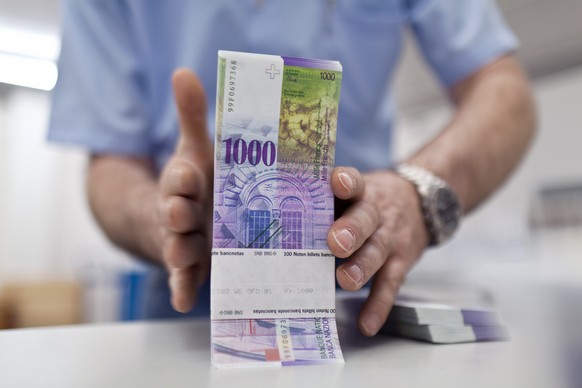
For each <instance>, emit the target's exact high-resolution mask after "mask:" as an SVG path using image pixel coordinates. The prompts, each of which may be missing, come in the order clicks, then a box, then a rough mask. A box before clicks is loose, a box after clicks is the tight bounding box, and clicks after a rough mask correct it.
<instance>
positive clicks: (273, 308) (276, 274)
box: [211, 51, 343, 367]
mask: <svg viewBox="0 0 582 388" xmlns="http://www.w3.org/2000/svg"><path fill="white" fill-rule="evenodd" d="M341 78H342V68H341V65H340V63H339V62H336V61H322V60H308V59H297V58H288V57H280V56H273V55H259V54H250V53H239V52H228V51H220V52H219V55H218V82H217V101H216V106H217V109H216V112H217V113H216V141H215V172H214V179H215V181H214V224H213V249H212V271H211V298H212V299H211V320H212V362H213V365H214V366H216V367H232V366H235V367H237V366H260V365H264V366H269V365H275V366H280V365H296V364H311V363H343V356H342V352H341V348H340V344H339V339H338V334H337V327H336V322H335V280H334V279H335V272H334V261H335V258H334V257H333V255H332V254H331V252H330V251H329V248H328V247H327V243H326V239H327V232H328V230H329V227H330V225H331V224H332V222H333V219H334V209H333V202H334V197H333V194H332V192H331V188H330V183H329V180H330V176H331V171H332V169H333V160H334V151H335V141H336V126H337V115H338V102H339V93H340V85H341Z"/></svg>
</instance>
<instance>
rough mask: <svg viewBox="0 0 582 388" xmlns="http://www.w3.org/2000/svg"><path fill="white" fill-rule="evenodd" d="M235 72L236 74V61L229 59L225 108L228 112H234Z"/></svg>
mask: <svg viewBox="0 0 582 388" xmlns="http://www.w3.org/2000/svg"><path fill="white" fill-rule="evenodd" d="M236 74H237V62H236V61H230V65H229V67H228V77H227V79H228V99H227V108H228V111H229V112H234V107H235V102H236V99H235V98H236Z"/></svg>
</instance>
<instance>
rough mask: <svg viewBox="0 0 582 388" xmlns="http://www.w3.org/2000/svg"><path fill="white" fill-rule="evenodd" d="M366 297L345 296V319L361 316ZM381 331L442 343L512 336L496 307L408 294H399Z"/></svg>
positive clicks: (495, 339)
mask: <svg viewBox="0 0 582 388" xmlns="http://www.w3.org/2000/svg"><path fill="white" fill-rule="evenodd" d="M365 300H366V297H365V296H363V295H361V294H360V295H356V296H349V295H348V296H346V297H345V298H342V304H343V307H344V309H345V310H344V316H345V319H346V320H347V319H350V318H349V317H354V316H357V314H358V312H359V310H360V308H361V306H362V304H363V303H364V301H365ZM380 332H381V333H383V334H390V335H396V336H400V337H406V338H412V339H417V340H421V341H426V342H431V343H438V344H451V343H461V342H480V341H503V340H507V339H509V332H508V330H507V328H506V327H505V326H504V324H503V321H502V320H501V318H500V316H499V314H498V313H497V312H496V311H494V310H492V309H489V308H485V307H473V306H472V307H465V306H462V305H457V304H443V303H441V302H440V301H437V300H435V299H434V298H433V299H431V298H425V297H419V296H418V295H416V296H412V295H407V294H406V293H401V294H400V295H399V296H398V298H397V299H396V302H395V303H394V306H393V307H392V311H391V312H390V315H389V316H388V320H387V322H386V324H385V325H384V326H383V327H382V329H381V330H380Z"/></svg>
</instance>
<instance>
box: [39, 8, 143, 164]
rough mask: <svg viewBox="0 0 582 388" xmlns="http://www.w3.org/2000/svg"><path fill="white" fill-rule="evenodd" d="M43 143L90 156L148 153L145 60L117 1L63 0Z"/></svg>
mask: <svg viewBox="0 0 582 388" xmlns="http://www.w3.org/2000/svg"><path fill="white" fill-rule="evenodd" d="M62 13H63V38H62V47H61V55H60V58H59V78H58V81H57V85H56V87H55V89H54V91H53V95H52V108H51V119H50V124H49V132H48V139H49V141H55V142H61V143H67V144H73V145H79V146H81V147H84V148H86V149H88V150H89V151H90V152H95V153H119V154H134V155H145V154H149V152H150V144H149V143H150V141H149V140H148V132H149V131H150V130H149V128H150V127H151V117H150V115H151V113H150V112H151V109H150V105H151V104H150V98H149V97H148V95H149V94H148V90H147V89H148V85H147V82H146V80H147V78H146V74H147V73H146V70H145V68H144V66H145V65H144V64H145V63H146V61H145V60H140V55H139V47H138V44H137V43H136V41H135V39H134V38H133V37H132V34H131V30H130V27H129V26H130V24H131V17H130V13H129V12H128V10H127V9H126V7H125V5H124V3H123V2H121V1H114V0H111V1H104V0H83V1H78V0H65V1H63V2H62Z"/></svg>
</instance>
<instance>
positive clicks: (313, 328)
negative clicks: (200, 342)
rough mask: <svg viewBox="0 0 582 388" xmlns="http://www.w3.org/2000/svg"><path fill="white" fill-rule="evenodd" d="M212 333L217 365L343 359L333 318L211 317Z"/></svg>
mask: <svg viewBox="0 0 582 388" xmlns="http://www.w3.org/2000/svg"><path fill="white" fill-rule="evenodd" d="M212 333H213V337H212V357H213V361H214V364H215V365H217V366H219V367H237V366H249V365H253V364H262V365H264V366H290V365H305V364H321V363H343V356H342V352H341V348H340V345H339V338H338V333H337V326H336V322H335V319H334V318H328V317H321V318H292V319H286V318H277V319H264V320H263V319H231V320H213V321H212Z"/></svg>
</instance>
